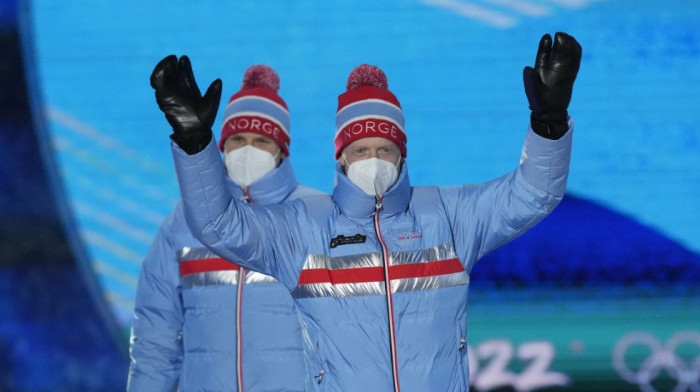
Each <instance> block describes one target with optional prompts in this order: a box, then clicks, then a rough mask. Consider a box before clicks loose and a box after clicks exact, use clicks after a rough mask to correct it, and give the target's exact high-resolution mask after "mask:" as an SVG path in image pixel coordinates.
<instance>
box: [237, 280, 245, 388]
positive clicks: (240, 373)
mask: <svg viewBox="0 0 700 392" xmlns="http://www.w3.org/2000/svg"><path fill="white" fill-rule="evenodd" d="M244 279H245V269H244V268H243V267H241V268H240V269H239V270H238V293H236V365H237V366H236V376H237V377H236V378H237V379H238V391H239V392H243V339H242V333H241V327H242V322H241V319H242V317H241V315H242V313H243V312H242V311H241V307H242V305H243V300H242V298H243V282H244V281H245V280H244Z"/></svg>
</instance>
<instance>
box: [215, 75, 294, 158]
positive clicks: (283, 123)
mask: <svg viewBox="0 0 700 392" xmlns="http://www.w3.org/2000/svg"><path fill="white" fill-rule="evenodd" d="M279 88H280V78H279V77H278V76H277V73H276V72H275V71H274V70H273V69H272V68H270V67H268V66H267V65H253V66H251V67H249V68H248V69H247V70H246V72H245V75H243V84H242V85H241V90H240V91H239V92H237V93H236V94H234V95H233V96H232V97H231V99H230V100H229V102H228V105H226V110H225V111H224V123H223V125H222V127H221V138H220V139H219V150H221V151H222V152H223V151H224V141H226V138H227V137H229V136H231V135H233V134H236V133H240V132H253V133H257V134H260V135H263V136H267V137H269V138H271V139H273V140H274V141H275V142H277V144H278V145H279V146H280V148H281V149H282V151H283V152H284V155H285V156H288V155H289V143H290V141H291V140H290V136H289V109H287V104H286V103H285V102H284V100H283V99H282V98H281V97H280V96H279V95H277V91H278V90H279Z"/></svg>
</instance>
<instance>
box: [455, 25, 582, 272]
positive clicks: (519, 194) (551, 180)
mask: <svg viewBox="0 0 700 392" xmlns="http://www.w3.org/2000/svg"><path fill="white" fill-rule="evenodd" d="M580 62H581V46H580V45H579V43H578V42H576V40H575V39H574V38H573V37H571V36H569V35H567V34H565V33H557V34H556V35H555V38H554V42H553V43H552V38H551V36H550V35H549V34H545V35H544V36H543V37H542V39H541V40H540V43H539V47H538V51H537V57H536V60H535V67H534V68H532V67H525V69H524V71H523V76H524V84H525V92H526V95H527V98H528V102H529V104H530V109H531V110H532V113H531V116H530V128H529V129H528V133H527V136H526V139H525V144H524V146H523V150H522V155H521V159H520V165H519V166H518V167H517V168H516V169H515V170H514V171H512V172H511V173H508V174H506V175H505V176H503V177H501V178H498V179H495V180H493V181H490V182H487V183H485V184H480V185H465V186H460V187H452V188H445V189H444V190H443V191H442V196H443V201H444V202H445V203H446V205H447V206H448V211H450V214H451V216H452V218H451V219H452V225H453V230H454V232H455V240H456V243H457V245H458V247H459V248H460V249H462V251H463V254H462V255H461V257H463V259H464V261H465V263H467V264H468V266H469V267H471V264H473V262H475V261H476V260H478V259H479V258H480V257H482V256H483V255H484V254H486V253H488V252H490V251H491V250H493V249H495V248H496V247H498V246H500V245H503V244H505V243H506V242H508V241H510V240H512V239H514V238H516V237H517V236H519V235H520V234H522V233H524V232H525V231H526V230H528V229H529V228H531V227H532V226H534V225H535V224H537V223H538V222H539V221H541V220H542V219H543V218H544V217H545V216H547V215H548V214H549V213H550V212H551V211H552V210H554V208H555V207H556V206H557V205H558V204H559V202H560V201H561V199H562V198H563V197H564V192H565V189H566V182H567V179H568V172H569V162H570V158H571V142H572V136H573V135H572V133H573V126H574V122H573V120H572V119H571V118H570V117H569V115H568V106H569V103H570V101H571V95H572V91H573V84H574V81H575V80H576V75H577V73H578V70H579V65H580Z"/></svg>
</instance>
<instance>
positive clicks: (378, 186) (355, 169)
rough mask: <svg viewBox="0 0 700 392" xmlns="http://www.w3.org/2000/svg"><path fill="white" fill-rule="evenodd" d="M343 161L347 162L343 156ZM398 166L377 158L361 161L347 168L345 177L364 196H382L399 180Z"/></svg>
mask: <svg viewBox="0 0 700 392" xmlns="http://www.w3.org/2000/svg"><path fill="white" fill-rule="evenodd" d="M343 159H345V162H347V158H345V156H343ZM399 162H401V159H399ZM398 166H399V163H398V162H397V163H396V164H395V165H394V164H393V163H391V162H388V161H385V160H383V159H379V158H369V159H363V160H361V161H357V162H354V163H353V164H352V165H350V166H348V169H347V171H348V172H347V176H348V178H349V179H350V181H352V183H353V184H355V185H357V187H358V188H360V189H362V191H363V192H365V193H366V194H368V195H370V196H382V195H383V194H384V192H386V191H387V189H389V188H390V187H391V186H392V185H394V183H395V182H396V179H398V178H399V169H398Z"/></svg>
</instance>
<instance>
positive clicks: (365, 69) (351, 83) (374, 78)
mask: <svg viewBox="0 0 700 392" xmlns="http://www.w3.org/2000/svg"><path fill="white" fill-rule="evenodd" d="M366 86H372V87H376V88H382V89H388V88H389V82H388V81H387V79H386V75H385V74H384V71H382V70H381V69H379V67H375V66H374V65H369V64H362V65H358V66H357V67H355V69H353V70H352V72H350V76H349V77H348V85H347V91H351V90H354V89H356V88H360V87H366Z"/></svg>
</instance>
